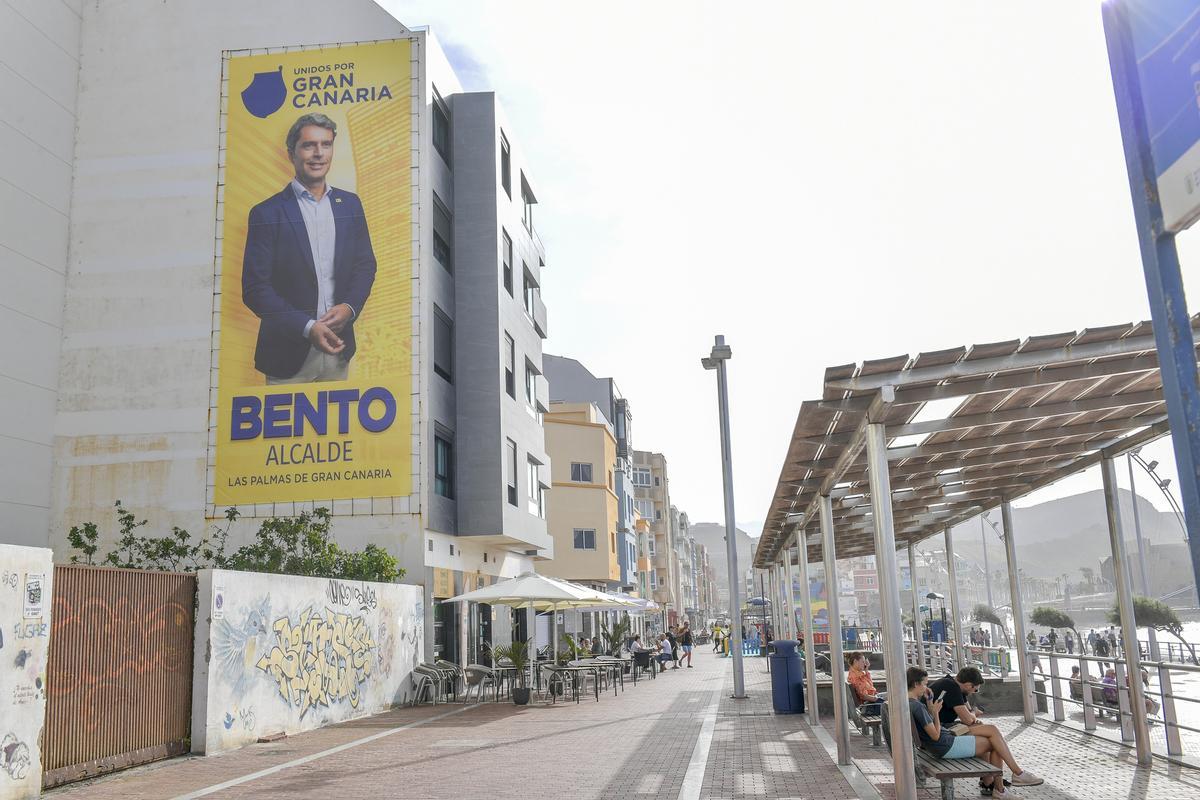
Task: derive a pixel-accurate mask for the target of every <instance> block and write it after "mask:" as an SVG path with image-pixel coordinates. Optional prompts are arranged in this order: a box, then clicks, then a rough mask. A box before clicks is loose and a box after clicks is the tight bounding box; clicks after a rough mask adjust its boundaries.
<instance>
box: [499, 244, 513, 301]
mask: <svg viewBox="0 0 1200 800" xmlns="http://www.w3.org/2000/svg"><path fill="white" fill-rule="evenodd" d="M500 236H501V237H502V238H501V242H500V263H501V264H502V265H503V267H504V289H505V291H507V292H508V296H509V297H512V293H513V272H512V258H513V256H512V238H511V237H510V236H509V235H508V231H506V230H504V229H503V228H501V229H500Z"/></svg>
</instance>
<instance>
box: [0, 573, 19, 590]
mask: <svg viewBox="0 0 1200 800" xmlns="http://www.w3.org/2000/svg"><path fill="white" fill-rule="evenodd" d="M20 582H21V580H20V578H18V577H17V573H15V572H5V573H4V574H3V575H0V586H7V587H8V588H9V589H13V590H15V589H16V588H17V584H18V583H20Z"/></svg>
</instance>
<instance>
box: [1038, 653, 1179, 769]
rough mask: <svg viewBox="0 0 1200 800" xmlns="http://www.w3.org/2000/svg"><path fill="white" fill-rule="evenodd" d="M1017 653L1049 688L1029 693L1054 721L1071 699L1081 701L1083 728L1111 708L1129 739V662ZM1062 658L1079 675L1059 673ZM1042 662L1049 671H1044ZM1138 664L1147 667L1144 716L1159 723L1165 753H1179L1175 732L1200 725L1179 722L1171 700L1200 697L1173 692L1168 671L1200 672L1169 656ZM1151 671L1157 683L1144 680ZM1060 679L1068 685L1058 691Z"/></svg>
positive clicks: (1092, 727)
mask: <svg viewBox="0 0 1200 800" xmlns="http://www.w3.org/2000/svg"><path fill="white" fill-rule="evenodd" d="M1160 646H1161V645H1160ZM1022 657H1023V658H1025V659H1027V663H1028V665H1029V671H1030V674H1031V675H1033V676H1034V677H1035V678H1041V679H1043V681H1045V685H1046V686H1047V687H1048V688H1049V691H1040V690H1038V689H1036V688H1035V689H1034V691H1033V693H1034V695H1035V696H1038V697H1044V698H1045V699H1046V704H1047V708H1048V712H1049V713H1050V715H1051V716H1052V717H1053V719H1054V720H1055V721H1056V722H1064V721H1065V720H1066V710H1065V704H1067V703H1071V704H1072V705H1077V706H1082V708H1083V728H1084V730H1085V731H1089V732H1092V731H1095V730H1096V727H1097V726H1096V717H1097V714H1099V715H1101V716H1103V715H1105V714H1111V715H1113V717H1114V718H1115V719H1117V720H1118V721H1119V722H1120V728H1121V741H1123V742H1132V741H1134V738H1135V736H1134V730H1133V725H1134V716H1133V713H1132V712H1131V711H1130V696H1131V693H1130V689H1129V686H1128V680H1127V676H1128V672H1129V668H1128V664H1127V662H1126V660H1125V659H1124V658H1111V657H1103V656H1088V655H1082V654H1078V653H1076V654H1066V653H1050V652H1048V651H1045V650H1025V651H1023V652H1022ZM1062 661H1068V662H1070V668H1073V667H1078V670H1079V676H1078V678H1076V677H1075V676H1073V675H1072V674H1071V673H1070V668H1068V671H1067V673H1066V674H1064V671H1063V669H1062V665H1061V663H1060V662H1062ZM1091 665H1097V667H1096V670H1097V671H1099V672H1100V673H1101V674H1100V675H1099V676H1097V675H1095V674H1093V670H1092V668H1091ZM1047 667H1048V668H1049V672H1047V671H1046V668H1047ZM1141 667H1142V669H1143V670H1144V671H1145V672H1146V679H1145V680H1144V681H1143V692H1144V695H1145V696H1144V699H1145V703H1146V719H1147V722H1148V723H1150V724H1157V725H1161V726H1162V729H1163V733H1164V738H1165V740H1166V748H1167V753H1166V754H1167V755H1168V756H1180V755H1182V754H1183V744H1182V740H1181V738H1180V732H1181V731H1189V732H1191V733H1200V728H1197V727H1193V726H1192V725H1188V724H1186V723H1182V722H1180V721H1179V716H1178V713H1177V709H1176V706H1175V704H1176V702H1177V701H1178V702H1184V703H1200V698H1195V697H1187V696H1184V695H1179V694H1176V693H1175V691H1174V690H1173V688H1172V682H1171V673H1173V672H1174V673H1181V672H1182V673H1190V674H1200V666H1197V665H1195V664H1181V663H1175V662H1170V661H1142V662H1141ZM1109 671H1111V672H1112V673H1113V674H1112V675H1111V676H1110V675H1108V674H1107V673H1108V672H1109ZM1151 674H1154V675H1155V677H1156V680H1157V684H1158V685H1157V687H1155V686H1153V685H1152V684H1151V682H1150V681H1149V680H1148V679H1149V676H1150V675H1151ZM1064 681H1066V682H1067V686H1068V688H1067V695H1066V696H1064V695H1063V687H1062V683H1063V682H1064Z"/></svg>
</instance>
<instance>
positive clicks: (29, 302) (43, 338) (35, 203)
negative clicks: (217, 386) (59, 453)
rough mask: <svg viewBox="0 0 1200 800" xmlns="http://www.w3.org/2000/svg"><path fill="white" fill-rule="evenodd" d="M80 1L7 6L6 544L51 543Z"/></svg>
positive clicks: (3, 104) (1, 56)
mask: <svg viewBox="0 0 1200 800" xmlns="http://www.w3.org/2000/svg"><path fill="white" fill-rule="evenodd" d="M82 5H83V3H82V0H72V2H63V0H5V2H4V3H0V109H3V110H4V112H3V114H2V115H0V151H3V153H4V162H3V165H2V166H0V208H3V209H4V213H3V214H0V282H2V284H3V286H4V295H3V297H0V307H3V312H4V313H2V314H0V340H2V341H4V342H6V343H7V344H6V346H5V348H4V357H3V358H2V359H0V542H11V543H14V544H27V545H44V544H45V543H46V541H47V532H48V529H49V524H50V470H51V466H50V465H51V456H52V453H53V444H54V410H55V405H56V403H57V399H58V386H59V384H58V366H59V352H60V339H61V337H62V331H63V288H64V285H65V281H66V273H67V241H68V218H69V215H70V210H71V164H72V159H73V157H74V150H75V121H76V120H75V111H76V85H77V82H78V75H79V45H80V30H81V20H80V11H81V6H82Z"/></svg>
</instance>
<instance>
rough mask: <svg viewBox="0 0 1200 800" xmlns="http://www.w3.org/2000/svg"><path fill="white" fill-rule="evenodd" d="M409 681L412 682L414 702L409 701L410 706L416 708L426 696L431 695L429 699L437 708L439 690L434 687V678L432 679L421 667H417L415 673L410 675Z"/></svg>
mask: <svg viewBox="0 0 1200 800" xmlns="http://www.w3.org/2000/svg"><path fill="white" fill-rule="evenodd" d="M409 680H411V681H412V687H413V696H412V700H410V701H409V705H410V706H415V705H416V704H417V703H419V702H421V698H422V697H424V696H425V695H426V694H428V695H429V699H430V700H431V701H432V702H433V704H434V705H435V706H436V705H437V689H436V688H435V687H434V683H433V678H432V677H430V675H429V673H428V672H425V671H424V670H422V669H420V667H419V666H418V667H415V668H414V669H413V671H412V672H410V673H409Z"/></svg>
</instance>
